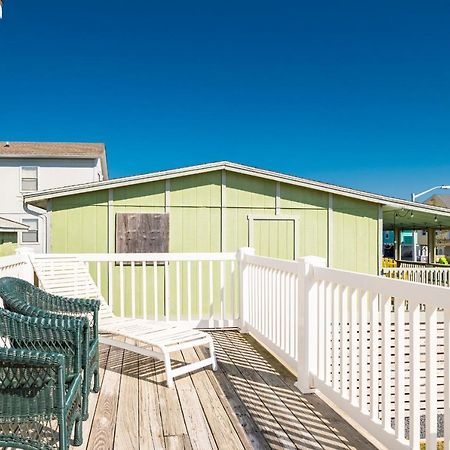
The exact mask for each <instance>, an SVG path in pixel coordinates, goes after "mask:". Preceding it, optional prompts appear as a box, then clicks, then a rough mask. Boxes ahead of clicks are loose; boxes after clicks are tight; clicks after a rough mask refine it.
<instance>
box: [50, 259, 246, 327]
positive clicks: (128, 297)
mask: <svg viewBox="0 0 450 450" xmlns="http://www.w3.org/2000/svg"><path fill="white" fill-rule="evenodd" d="M55 256H58V255H55ZM61 256H62V255H61ZM64 256H77V257H78V258H79V259H81V260H82V261H83V262H85V263H86V264H87V265H88V267H89V269H90V272H91V275H92V278H93V280H94V281H95V283H96V284H97V287H98V288H99V290H100V292H101V293H102V295H103V296H104V298H105V299H106V300H107V301H108V303H109V304H110V305H111V306H112V308H113V309H114V311H115V313H116V314H117V315H119V316H128V317H142V318H145V319H151V320H162V321H176V322H183V323H186V324H190V325H192V326H195V327H200V328H221V327H237V326H240V317H239V312H240V306H239V292H238V289H239V274H238V265H237V257H236V253H141V254H129V253H123V254H121V253H111V254H96V253H93V254H76V255H73V254H71V255H64Z"/></svg>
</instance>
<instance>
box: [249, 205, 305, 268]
mask: <svg viewBox="0 0 450 450" xmlns="http://www.w3.org/2000/svg"><path fill="white" fill-rule="evenodd" d="M247 220H248V246H249V247H253V244H254V230H253V225H254V222H255V220H283V221H292V222H294V260H296V259H297V258H298V245H297V244H298V237H299V236H300V217H298V216H290V215H284V214H276V215H270V216H269V215H267V216H266V215H264V214H249V215H248V216H247Z"/></svg>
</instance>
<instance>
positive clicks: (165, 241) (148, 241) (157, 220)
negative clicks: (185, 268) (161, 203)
mask: <svg viewBox="0 0 450 450" xmlns="http://www.w3.org/2000/svg"><path fill="white" fill-rule="evenodd" d="M168 251H169V214H138V213H136V214H123V213H118V214H116V252H117V253H167V252H168Z"/></svg>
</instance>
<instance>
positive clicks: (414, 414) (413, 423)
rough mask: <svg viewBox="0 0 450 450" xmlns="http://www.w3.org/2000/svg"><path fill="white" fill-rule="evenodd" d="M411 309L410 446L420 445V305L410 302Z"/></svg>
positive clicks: (416, 446)
mask: <svg viewBox="0 0 450 450" xmlns="http://www.w3.org/2000/svg"><path fill="white" fill-rule="evenodd" d="M408 307H409V327H410V328H409V346H410V352H409V358H410V361H409V405H410V409H409V446H410V448H412V449H416V448H419V445H420V428H421V427H420V304H419V303H418V302H416V301H411V300H409V301H408Z"/></svg>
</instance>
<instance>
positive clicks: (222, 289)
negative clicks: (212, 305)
mask: <svg viewBox="0 0 450 450" xmlns="http://www.w3.org/2000/svg"><path fill="white" fill-rule="evenodd" d="M219 270H220V274H219V277H220V322H219V324H220V325H219V326H223V324H224V322H225V273H224V265H223V261H220V265H219Z"/></svg>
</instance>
